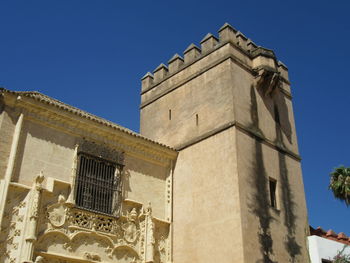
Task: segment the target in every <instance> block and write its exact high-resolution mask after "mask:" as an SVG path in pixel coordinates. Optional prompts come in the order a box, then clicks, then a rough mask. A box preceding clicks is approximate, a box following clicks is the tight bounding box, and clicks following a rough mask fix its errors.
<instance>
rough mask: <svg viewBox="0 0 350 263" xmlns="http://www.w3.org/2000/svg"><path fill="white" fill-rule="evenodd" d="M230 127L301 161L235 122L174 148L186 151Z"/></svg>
mask: <svg viewBox="0 0 350 263" xmlns="http://www.w3.org/2000/svg"><path fill="white" fill-rule="evenodd" d="M232 127H236V128H237V130H240V131H242V132H244V133H246V134H248V135H249V136H252V137H255V138H257V139H259V141H261V142H262V143H264V144H265V145H267V146H269V147H270V148H273V149H276V150H278V151H280V152H282V153H284V154H286V155H288V156H289V157H291V158H293V159H294V160H296V161H299V162H300V161H301V157H300V155H299V154H298V153H294V152H292V151H290V150H288V149H286V148H285V147H282V146H281V145H279V144H277V143H275V142H273V141H271V140H269V139H267V138H265V137H263V136H262V135H261V134H259V133H257V132H255V131H253V130H252V129H249V128H248V127H246V126H245V125H243V124H241V123H239V122H237V121H233V122H228V123H226V124H223V125H221V126H220V127H218V128H216V129H214V130H212V131H210V132H207V133H204V134H202V135H200V136H198V137H197V138H194V139H192V140H190V141H187V142H185V143H183V144H181V145H177V146H175V149H176V150H178V151H182V150H184V149H186V148H187V147H189V146H192V145H194V144H196V143H199V142H201V141H203V140H206V139H208V138H209V137H211V136H214V135H216V134H218V133H220V132H223V131H225V130H227V129H229V128H232Z"/></svg>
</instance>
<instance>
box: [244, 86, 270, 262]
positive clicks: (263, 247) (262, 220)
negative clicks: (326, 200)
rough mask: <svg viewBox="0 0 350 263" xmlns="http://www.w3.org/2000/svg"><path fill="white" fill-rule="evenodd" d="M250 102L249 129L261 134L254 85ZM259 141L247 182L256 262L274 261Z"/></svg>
mask: <svg viewBox="0 0 350 263" xmlns="http://www.w3.org/2000/svg"><path fill="white" fill-rule="evenodd" d="M250 95H251V98H250V99H251V104H250V107H251V108H250V114H251V118H252V121H253V123H252V125H251V127H250V129H252V130H254V131H256V132H258V133H259V134H261V135H262V132H261V130H260V129H259V117H258V105H257V99H256V94H255V89H254V86H251V87H250ZM261 143H262V142H261V141H260V140H258V138H256V139H255V153H254V155H253V163H252V165H253V167H252V174H251V176H249V180H250V182H249V184H250V185H251V186H252V189H255V191H254V194H253V197H252V200H250V204H249V209H250V211H251V212H252V213H253V214H254V215H256V216H257V217H258V219H259V231H258V237H259V243H260V251H261V255H262V259H260V260H257V261H256V262H257V263H274V261H273V260H272V259H271V256H272V255H273V254H274V253H273V240H272V237H271V231H270V225H271V222H272V221H273V220H274V218H273V217H272V216H271V214H270V207H269V199H268V196H267V194H263V193H268V180H267V178H268V177H267V173H266V170H265V166H264V160H263V153H262V145H261Z"/></svg>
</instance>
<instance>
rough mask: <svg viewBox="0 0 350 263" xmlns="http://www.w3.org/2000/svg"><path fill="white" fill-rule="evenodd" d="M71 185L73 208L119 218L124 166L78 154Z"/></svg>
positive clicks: (81, 153)
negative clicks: (75, 170) (73, 181)
mask: <svg viewBox="0 0 350 263" xmlns="http://www.w3.org/2000/svg"><path fill="white" fill-rule="evenodd" d="M78 157H79V158H78V167H77V168H78V169H77V175H76V183H75V204H76V206H77V207H79V208H82V209H86V210H88V211H92V212H95V213H100V214H105V215H109V216H111V215H112V216H116V217H119V214H120V206H121V201H122V171H123V167H124V165H123V164H122V163H120V162H119V159H120V158H118V162H112V161H109V160H106V159H103V158H100V157H96V156H93V155H91V154H87V153H83V152H80V153H78Z"/></svg>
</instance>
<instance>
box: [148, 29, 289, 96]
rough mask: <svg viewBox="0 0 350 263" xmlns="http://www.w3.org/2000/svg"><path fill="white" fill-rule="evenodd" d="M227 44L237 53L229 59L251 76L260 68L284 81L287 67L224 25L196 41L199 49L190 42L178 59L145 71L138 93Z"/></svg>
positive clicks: (269, 51) (272, 54) (236, 31)
mask: <svg viewBox="0 0 350 263" xmlns="http://www.w3.org/2000/svg"><path fill="white" fill-rule="evenodd" d="M227 44H230V45H231V46H232V47H233V48H234V49H235V51H237V52H239V55H237V54H235V53H233V54H231V55H232V57H233V58H234V59H237V60H238V61H239V62H240V63H243V64H244V65H245V66H246V67H247V68H248V69H249V70H251V71H252V73H254V74H256V73H257V72H259V71H260V70H261V69H265V70H266V69H268V70H270V71H271V70H272V71H275V72H277V73H278V74H280V75H281V76H282V77H283V78H284V79H285V80H287V81H288V69H287V67H286V66H285V65H284V64H283V63H282V62H280V61H278V60H277V58H276V55H275V54H274V52H273V51H272V50H269V49H267V48H264V47H261V46H258V45H256V44H255V43H254V42H253V41H252V40H251V39H249V38H248V37H246V36H245V35H244V34H243V33H242V32H240V31H238V30H236V29H235V28H234V27H232V26H231V25H230V24H228V23H225V24H224V25H223V26H222V27H221V28H220V29H219V30H218V37H216V36H214V35H213V34H211V33H208V34H207V35H206V36H205V37H204V38H203V39H202V40H201V41H200V46H197V45H195V44H193V43H192V44H190V45H189V46H188V47H187V48H186V49H185V50H184V51H183V56H182V57H181V56H180V55H179V54H175V55H174V56H173V57H172V58H171V59H170V60H169V61H168V65H165V64H163V63H162V64H160V65H159V66H158V67H157V68H156V69H155V70H154V71H153V74H152V73H150V72H148V73H147V74H146V75H145V76H144V77H143V78H142V90H141V93H144V92H147V91H148V90H150V89H152V88H153V87H155V86H157V85H159V84H160V83H162V82H163V81H165V80H167V79H168V78H170V77H171V76H173V75H175V74H177V73H178V72H180V71H181V70H183V69H185V68H186V67H189V66H191V65H192V64H193V63H195V62H196V61H199V60H201V59H203V58H205V57H206V56H208V55H210V54H211V53H213V52H215V51H217V50H219V49H220V48H221V47H223V46H225V45H227ZM221 55H222V54H221ZM258 74H260V73H258ZM156 93H157V92H156Z"/></svg>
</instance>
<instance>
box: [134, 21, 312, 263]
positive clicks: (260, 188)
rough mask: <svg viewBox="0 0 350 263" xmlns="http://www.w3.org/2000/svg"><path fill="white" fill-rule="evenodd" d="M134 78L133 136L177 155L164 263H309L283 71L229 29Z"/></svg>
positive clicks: (269, 52)
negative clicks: (137, 119) (137, 128)
mask: <svg viewBox="0 0 350 263" xmlns="http://www.w3.org/2000/svg"><path fill="white" fill-rule="evenodd" d="M200 46H201V47H200V48H199V47H197V46H196V45H194V44H191V45H190V46H189V47H188V48H187V49H186V50H185V51H184V52H183V53H184V56H183V58H182V57H181V56H179V55H177V54H176V55H174V56H173V57H172V58H171V59H170V60H169V61H168V66H166V65H164V64H161V65H160V66H159V67H157V68H156V69H155V70H154V71H153V74H151V73H147V74H146V75H145V76H144V77H143V79H142V91H141V106H140V108H141V134H142V135H144V136H146V137H149V138H151V139H153V140H156V141H159V142H161V143H165V144H167V145H169V146H172V147H174V148H175V149H176V150H178V151H179V155H178V158H177V161H176V164H174V165H175V170H174V181H173V205H174V206H173V207H174V208H173V261H174V263H187V262H191V263H193V262H201V263H204V262H208V263H213V262H220V263H226V262H227V263H229V262H230V263H231V262H246V263H255V262H264V263H265V262H280V263H284V262H308V256H307V249H306V234H307V231H308V230H307V229H308V222H307V212H306V204H305V196H304V187H303V180H302V174H301V167H300V157H299V153H298V145H297V137H296V131H295V124H294V116H293V109H292V97H291V91H290V83H289V80H288V69H287V67H286V66H285V65H284V64H283V63H281V62H279V61H278V60H277V59H276V56H275V54H274V52H273V51H272V50H269V49H266V48H263V47H260V46H257V45H255V44H254V42H252V41H251V40H250V39H248V38H246V37H245V36H244V35H243V34H242V33H241V32H238V31H237V30H235V29H234V28H233V27H232V26H230V25H229V24H225V25H224V26H223V27H221V28H220V30H219V37H218V38H217V37H215V36H214V35H212V34H208V35H206V36H205V37H204V39H203V40H202V41H201V42H200Z"/></svg>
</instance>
